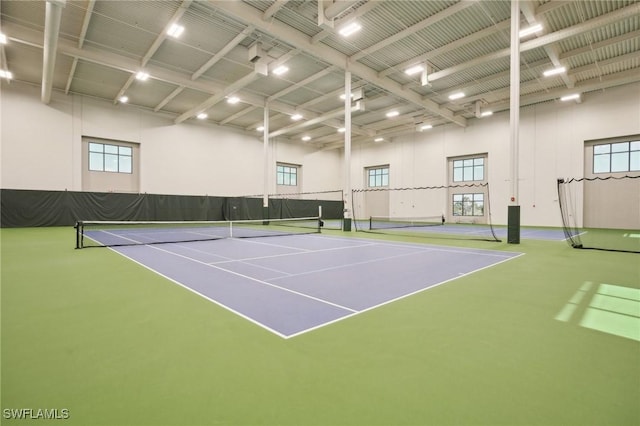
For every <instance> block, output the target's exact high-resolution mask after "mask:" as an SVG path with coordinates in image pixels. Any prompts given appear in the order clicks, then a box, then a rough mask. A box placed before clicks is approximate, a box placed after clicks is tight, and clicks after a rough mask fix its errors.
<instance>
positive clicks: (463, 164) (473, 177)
mask: <svg viewBox="0 0 640 426" xmlns="http://www.w3.org/2000/svg"><path fill="white" fill-rule="evenodd" d="M478 180H484V158H483V157H476V158H466V159H464V160H454V161H453V181H454V182H469V181H478Z"/></svg>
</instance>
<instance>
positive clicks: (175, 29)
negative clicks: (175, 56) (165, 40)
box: [167, 24, 184, 38]
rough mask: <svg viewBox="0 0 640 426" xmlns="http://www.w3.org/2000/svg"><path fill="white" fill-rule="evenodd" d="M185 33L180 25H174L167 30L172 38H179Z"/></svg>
mask: <svg viewBox="0 0 640 426" xmlns="http://www.w3.org/2000/svg"><path fill="white" fill-rule="evenodd" d="M183 32H184V27H183V26H182V25H178V24H172V25H171V26H170V27H169V29H168V30H167V34H168V35H170V36H171V37H175V38H178V37H180V35H181V34H182V33H183Z"/></svg>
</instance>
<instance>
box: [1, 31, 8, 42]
mask: <svg viewBox="0 0 640 426" xmlns="http://www.w3.org/2000/svg"><path fill="white" fill-rule="evenodd" d="M0 44H7V36H6V35H5V34H3V33H0Z"/></svg>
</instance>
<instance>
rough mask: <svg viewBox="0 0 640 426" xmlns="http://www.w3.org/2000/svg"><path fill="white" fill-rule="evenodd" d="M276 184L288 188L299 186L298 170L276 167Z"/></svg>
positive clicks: (292, 167)
mask: <svg viewBox="0 0 640 426" xmlns="http://www.w3.org/2000/svg"><path fill="white" fill-rule="evenodd" d="M276 184H278V185H286V186H297V185H298V168H297V167H296V166H287V165H283V164H278V165H277V167H276Z"/></svg>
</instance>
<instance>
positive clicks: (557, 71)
mask: <svg viewBox="0 0 640 426" xmlns="http://www.w3.org/2000/svg"><path fill="white" fill-rule="evenodd" d="M566 70H567V69H566V68H565V67H558V68H554V69H551V70H546V71H545V72H543V73H542V75H544V76H545V77H551V76H552V75H556V74H562V73H563V72H565V71H566Z"/></svg>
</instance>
